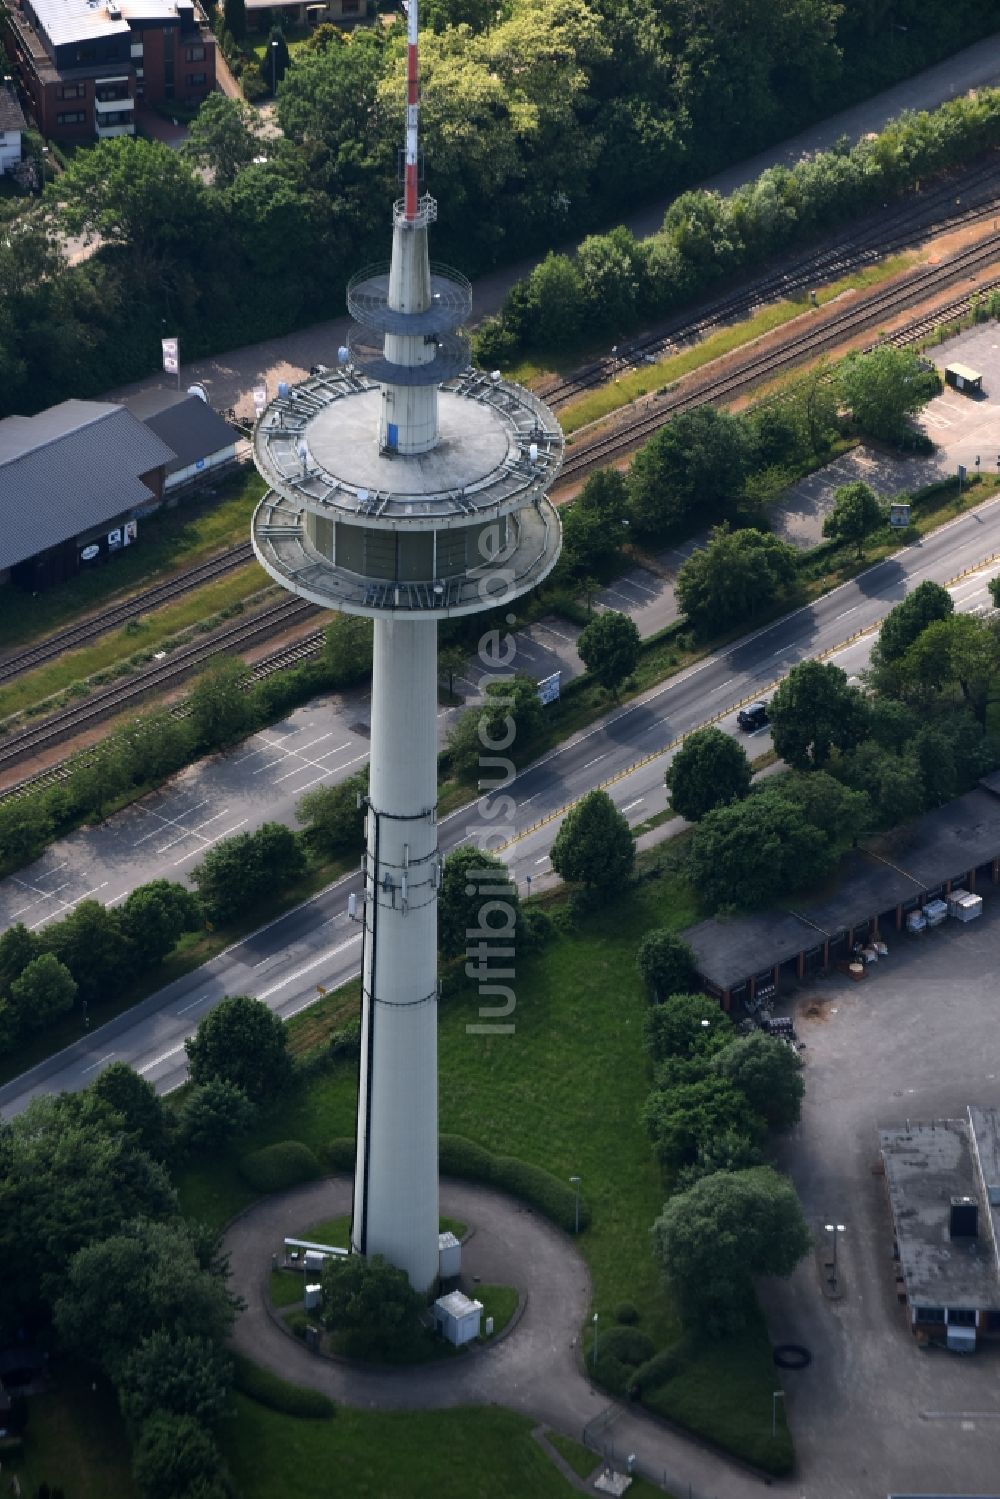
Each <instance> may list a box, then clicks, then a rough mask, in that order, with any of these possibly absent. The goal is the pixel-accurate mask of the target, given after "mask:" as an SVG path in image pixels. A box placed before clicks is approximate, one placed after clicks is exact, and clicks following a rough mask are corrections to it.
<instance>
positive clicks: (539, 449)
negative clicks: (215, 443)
mask: <svg viewBox="0 0 1000 1499" xmlns="http://www.w3.org/2000/svg"><path fill="white" fill-rule="evenodd" d="M348 370H349V371H350V367H348ZM380 401H381V390H380V387H379V386H378V385H377V384H375V383H374V382H372V381H370V380H368V379H367V378H365V377H364V376H363V375H361V374H359V373H358V372H356V371H354V372H347V371H345V372H343V373H340V372H337V373H335V372H332V371H331V372H327V373H324V374H319V375H315V376H312V377H311V378H310V379H308V380H306V381H304V382H303V383H302V384H301V385H297V386H296V387H295V388H294V389H293V390H291V391H290V392H289V393H288V395H287V396H280V397H279V398H278V399H277V400H275V401H272V402H271V404H270V405H269V406H268V407H267V409H266V411H265V412H264V413H263V415H262V416H261V417H260V420H259V421H258V423H257V425H256V427H255V429H254V438H253V444H254V460H255V462H256V464H257V468H258V469H259V471H260V473H261V475H262V476H263V478H264V480H265V482H266V483H268V484H269V485H270V486H271V488H272V489H274V490H275V491H276V492H277V493H278V494H279V495H282V496H283V497H284V498H286V499H288V500H290V501H291V502H292V503H293V504H295V505H298V506H300V507H301V508H302V509H304V510H307V511H311V512H312V513H313V514H315V515H317V516H321V517H324V518H328V519H331V520H344V521H349V522H354V523H355V524H359V525H363V526H365V527H366V528H375V529H380V528H381V529H385V530H397V529H404V530H430V529H442V528H443V529H446V528H448V527H451V526H457V527H461V526H468V525H469V524H471V523H473V522H475V521H476V520H477V519H482V520H486V519H491V518H494V519H495V518H496V517H497V516H499V515H503V514H508V513H509V512H511V511H513V510H517V509H518V508H519V507H520V506H522V505H526V504H529V503H530V502H531V501H532V500H533V499H534V498H535V497H536V496H537V495H539V494H542V493H544V492H545V491H546V490H548V489H550V488H551V486H552V484H553V483H554V482H555V479H556V477H557V475H558V473H559V470H560V468H561V467H562V459H563V448H564V438H563V434H562V428H561V427H560V426H559V423H558V422H557V420H556V418H555V417H554V416H553V414H552V412H551V411H550V410H549V409H548V407H547V406H545V405H543V404H542V402H541V401H539V400H538V399H537V398H536V397H535V396H533V395H532V394H531V392H530V391H528V390H525V389H524V388H523V387H522V386H519V385H513V384H508V383H507V382H505V381H500V380H494V379H492V378H491V376H489V375H486V374H484V373H483V372H482V371H480V370H470V371H468V372H466V374H464V375H463V376H461V377H460V378H459V379H457V380H453V381H449V382H448V383H447V384H445V385H443V386H442V387H441V390H440V391H439V393H438V424H439V432H440V436H439V439H438V442H437V444H436V446H435V447H433V448H431V449H430V450H429V451H428V452H426V453H417V454H409V455H405V456H404V455H402V454H399V453H395V452H393V451H391V450H388V449H382V448H380V447H379V442H378V430H379V411H380Z"/></svg>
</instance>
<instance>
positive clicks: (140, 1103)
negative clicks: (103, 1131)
mask: <svg viewBox="0 0 1000 1499" xmlns="http://www.w3.org/2000/svg"><path fill="white" fill-rule="evenodd" d="M91 1088H92V1090H93V1092H94V1094H95V1095H96V1096H97V1097H98V1098H100V1099H102V1100H103V1102H104V1103H106V1104H107V1106H108V1108H109V1109H113V1110H114V1112H115V1113H116V1114H117V1115H118V1116H119V1117H120V1119H121V1120H122V1122H123V1124H124V1126H125V1128H126V1130H127V1131H128V1133H129V1134H130V1135H131V1136H132V1137H133V1139H134V1140H135V1142H136V1144H137V1145H138V1146H139V1148H140V1149H141V1150H144V1151H146V1153H147V1154H148V1155H151V1156H152V1157H153V1159H154V1160H158V1161H159V1160H163V1158H164V1157H165V1156H166V1155H167V1152H168V1151H169V1148H170V1136H169V1130H168V1125H167V1117H166V1115H165V1113H164V1111H163V1104H162V1102H161V1101H160V1096H159V1094H158V1093H157V1091H156V1089H155V1088H154V1087H153V1085H152V1084H151V1083H148V1082H147V1081H146V1079H145V1078H144V1077H140V1075H139V1073H138V1072H134V1071H133V1069H132V1068H131V1067H130V1066H129V1065H128V1063H127V1062H112V1063H111V1065H110V1067H105V1069H104V1071H103V1072H101V1073H100V1074H99V1075H98V1077H97V1080H96V1082H94V1083H92V1084H91Z"/></svg>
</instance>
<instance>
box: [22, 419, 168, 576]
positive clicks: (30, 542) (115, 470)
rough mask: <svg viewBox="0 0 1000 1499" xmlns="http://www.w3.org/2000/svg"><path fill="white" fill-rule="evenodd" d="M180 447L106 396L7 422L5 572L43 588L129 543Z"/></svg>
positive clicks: (159, 495) (160, 491) (155, 502)
mask: <svg viewBox="0 0 1000 1499" xmlns="http://www.w3.org/2000/svg"><path fill="white" fill-rule="evenodd" d="M173 458H174V453H173V450H172V449H171V448H169V447H168V446H167V444H166V443H165V442H164V441H163V440H162V439H161V438H159V437H157V435H156V433H155V432H151V431H150V430H149V428H148V427H146V426H144V425H143V423H142V422H140V421H137V420H136V418H135V417H134V416H133V415H132V414H131V412H128V411H126V410H125V408H124V407H122V406H114V405H111V404H110V403H109V402H106V401H63V402H62V403H61V405H59V406H52V407H50V408H49V410H48V411H43V412H40V413H39V415H38V416H9V417H7V418H5V420H3V421H0V518H2V522H3V524H2V525H0V579H2V580H3V581H6V580H7V579H8V578H9V579H11V580H12V581H13V582H14V583H16V584H18V585H19V586H21V587H23V588H28V589H31V590H32V591H36V590H38V589H40V588H47V587H48V586H49V585H50V584H52V583H58V582H61V581H62V580H63V579H64V578H68V577H72V576H73V574H74V573H77V572H79V571H80V568H81V567H86V566H93V565H95V564H96V563H97V562H99V561H100V560H101V559H102V558H103V557H107V556H108V555H110V554H111V553H113V552H115V551H118V550H123V549H124V548H125V547H126V546H128V545H129V544H130V543H131V542H133V541H134V540H135V539H136V537H137V535H138V521H139V519H140V518H141V516H142V515H143V514H144V513H146V512H148V511H149V510H150V509H153V508H155V507H156V506H157V505H158V504H159V503H160V501H161V499H162V497H163V480H164V472H165V470H166V467H167V464H168V463H170V462H172V460H173Z"/></svg>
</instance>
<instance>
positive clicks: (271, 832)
mask: <svg viewBox="0 0 1000 1499" xmlns="http://www.w3.org/2000/svg"><path fill="white" fill-rule="evenodd" d="M304 870H305V854H304V852H303V850H302V845H301V844H300V842H299V840H298V838H297V837H296V836H295V834H294V833H293V832H292V830H291V828H286V827H285V826H284V824H283V823H280V822H265V823H263V824H262V825H261V826H260V827H259V828H258V829H257V831H256V832H255V833H236V834H234V835H233V837H231V838H223V839H222V840H221V842H219V843H216V844H214V845H213V847H212V848H210V849H209V850H208V852H207V853H206V854H205V857H204V858H203V859H202V861H201V863H200V864H198V865H196V866H195V868H194V869H193V870H192V871H191V878H192V880H193V881H194V883H195V885H196V886H197V888H198V893H199V895H200V896H201V899H202V903H203V904H204V907H205V911H206V912H207V914H208V916H209V918H210V920H211V921H213V922H215V923H216V925H219V924H222V923H224V922H227V921H231V920H232V919H233V918H234V917H235V916H238V915H240V913H241V912H243V911H248V910H251V909H252V908H253V907H254V906H255V905H257V904H258V903H259V902H260V901H262V900H263V899H264V897H265V896H267V895H273V894H274V893H275V891H278V890H281V889H283V888H285V887H287V886H288V885H291V884H292V883H293V882H294V881H295V880H297V879H300V878H301V876H302V874H303V872H304Z"/></svg>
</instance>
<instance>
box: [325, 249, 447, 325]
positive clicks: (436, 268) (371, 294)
mask: <svg viewBox="0 0 1000 1499" xmlns="http://www.w3.org/2000/svg"><path fill="white" fill-rule="evenodd" d="M430 273H431V305H430V306H429V307H428V308H427V310H426V311H425V312H398V311H396V310H395V309H394V308H392V307H390V306H389V262H388V261H385V262H384V263H382V264H380V265H369V266H365V268H364V270H361V271H358V273H357V275H355V276H352V277H351V279H350V281H349V282H348V283H347V310H348V312H349V313H350V314H351V317H352V318H353V319H354V321H355V322H356V323H360V324H361V325H362V327H364V328H370V329H371V330H372V332H373V333H399V334H402V335H403V336H410V335H413V334H421V333H427V334H429V333H450V332H451V330H452V329H453V328H458V327H459V326H460V325H461V324H462V323H464V322H465V321H466V319H467V318H468V316H469V313H470V312H471V311H472V284H471V282H470V281H468V280H467V279H466V278H465V276H463V275H462V273H461V272H460V271H456V270H453V269H452V268H451V266H447V265H440V264H439V263H438V262H437V261H435V260H432V261H431V263H430Z"/></svg>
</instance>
